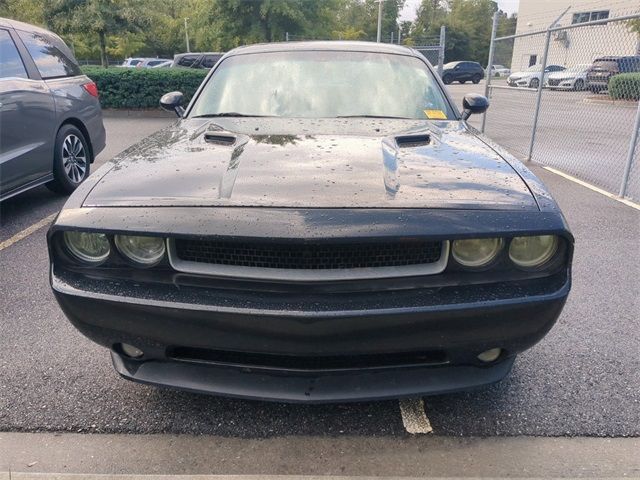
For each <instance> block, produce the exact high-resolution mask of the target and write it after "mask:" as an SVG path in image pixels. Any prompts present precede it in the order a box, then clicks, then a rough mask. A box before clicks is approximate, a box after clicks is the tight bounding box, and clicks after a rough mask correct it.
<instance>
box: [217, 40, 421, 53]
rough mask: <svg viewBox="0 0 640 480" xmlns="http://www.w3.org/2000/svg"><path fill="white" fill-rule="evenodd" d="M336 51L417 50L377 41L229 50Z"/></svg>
mask: <svg viewBox="0 0 640 480" xmlns="http://www.w3.org/2000/svg"><path fill="white" fill-rule="evenodd" d="M305 50H306V51H310V50H323V51H336V52H344V51H351V52H371V53H396V54H401V55H412V56H416V55H417V52H416V51H415V50H413V49H411V48H408V47H404V46H402V45H395V44H389V43H376V42H358V41H344V40H334V41H325V40H322V41H308V42H277V43H258V44H254V45H246V46H243V47H237V48H234V49H233V50H231V51H230V52H228V55H244V54H248V53H270V52H296V51H305Z"/></svg>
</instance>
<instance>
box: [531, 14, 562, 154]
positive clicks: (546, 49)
mask: <svg viewBox="0 0 640 480" xmlns="http://www.w3.org/2000/svg"><path fill="white" fill-rule="evenodd" d="M570 8H571V5H569V6H568V7H567V8H566V9H565V11H564V12H562V13H561V14H560V16H558V18H556V19H555V20H554V21H553V23H552V24H551V25H549V26H548V27H547V35H546V36H545V39H544V52H543V54H542V65H541V66H540V68H541V70H540V81H539V82H538V93H537V94H536V111H535V114H534V115H533V129H532V131H531V142H530V143H529V154H528V155H527V161H528V162H530V161H531V157H532V155H533V144H534V143H535V141H536V131H537V130H538V116H539V114H540V101H541V100H542V85H543V84H544V70H545V68H547V57H548V56H549V43H550V42H551V29H552V28H553V27H555V26H556V24H557V23H558V22H559V21H560V19H561V18H562V17H564V16H565V14H566V13H567V12H568V11H569V9H570Z"/></svg>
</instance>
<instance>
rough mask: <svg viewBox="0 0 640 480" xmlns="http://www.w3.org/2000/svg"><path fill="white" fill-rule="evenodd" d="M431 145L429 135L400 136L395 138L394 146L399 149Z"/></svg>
mask: <svg viewBox="0 0 640 480" xmlns="http://www.w3.org/2000/svg"><path fill="white" fill-rule="evenodd" d="M430 143H431V135H429V134H421V135H401V136H399V137H396V144H397V145H398V147H399V148H415V147H424V146H425V145H429V144H430Z"/></svg>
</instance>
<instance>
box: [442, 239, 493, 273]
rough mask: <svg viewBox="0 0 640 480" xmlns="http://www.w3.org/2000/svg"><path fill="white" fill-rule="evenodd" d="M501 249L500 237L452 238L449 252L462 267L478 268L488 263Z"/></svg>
mask: <svg viewBox="0 0 640 480" xmlns="http://www.w3.org/2000/svg"><path fill="white" fill-rule="evenodd" d="M501 249H502V238H470V239H464V240H454V241H453V245H452V246H451V254H452V255H453V258H454V260H455V261H456V262H458V263H459V264H460V265H462V266H463V267H469V268H479V267H484V266H486V265H489V264H490V263H491V262H492V261H493V260H494V259H495V258H496V257H497V256H498V253H500V250H501Z"/></svg>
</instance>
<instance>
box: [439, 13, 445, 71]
mask: <svg viewBox="0 0 640 480" xmlns="http://www.w3.org/2000/svg"><path fill="white" fill-rule="evenodd" d="M446 30H447V28H446V27H445V26H444V25H442V26H441V27H440V48H439V49H438V75H439V76H440V77H442V66H443V65H444V43H445V39H446Z"/></svg>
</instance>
